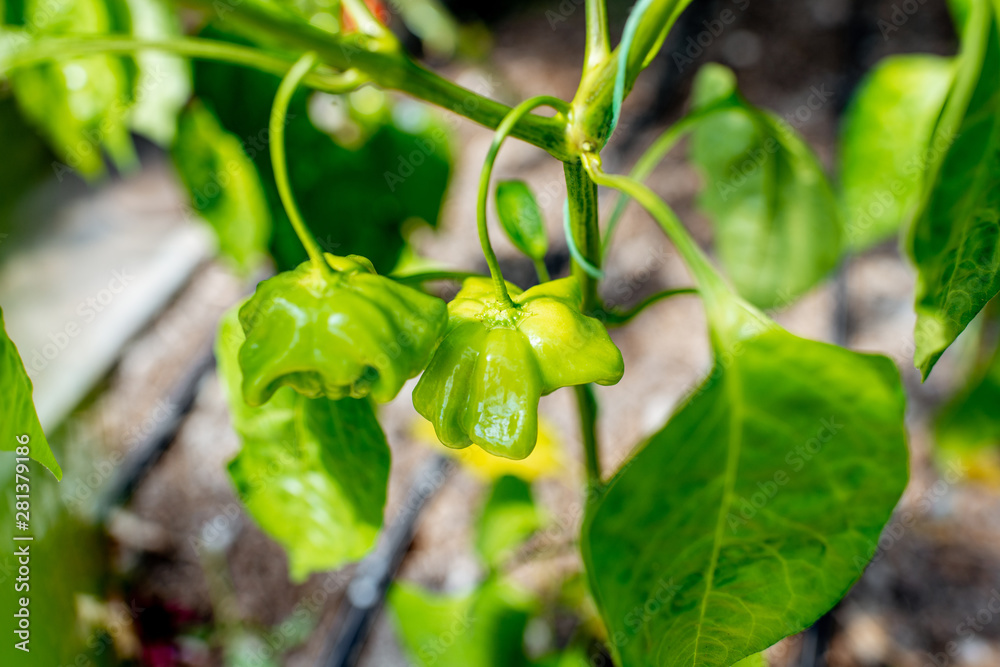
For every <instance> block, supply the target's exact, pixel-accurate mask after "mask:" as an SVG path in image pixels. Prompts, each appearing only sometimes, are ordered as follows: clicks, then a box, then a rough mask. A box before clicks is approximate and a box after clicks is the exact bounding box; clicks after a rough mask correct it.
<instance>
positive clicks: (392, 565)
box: [319, 454, 455, 667]
mask: <svg viewBox="0 0 1000 667" xmlns="http://www.w3.org/2000/svg"><path fill="white" fill-rule="evenodd" d="M454 466H455V463H454V462H453V461H452V460H451V459H448V458H446V457H444V456H442V455H441V454H435V455H434V457H433V458H431V459H430V460H429V461H427V462H426V463H425V464H424V465H423V467H421V469H420V470H419V472H418V473H417V476H416V481H414V483H413V485H412V486H411V487H410V490H409V492H408V493H407V495H406V500H405V501H404V503H403V507H402V508H401V509H400V511H399V514H398V515H397V516H396V519H395V520H394V521H393V522H392V524H391V525H390V526H389V527H388V528H386V530H385V532H384V533H383V534H382V538H381V539H380V541H379V545H378V547H377V548H376V549H375V551H374V552H373V553H372V554H371V555H370V556H368V557H367V558H365V559H364V560H363V561H361V564H360V565H358V569H357V571H356V572H355V574H354V577H353V578H352V579H351V581H350V583H349V584H348V585H347V595H346V596H345V599H344V601H343V603H342V606H341V608H340V612H339V613H338V614H337V620H336V621H335V622H334V625H333V627H334V633H335V634H333V635H331V638H330V643H329V645H328V646H327V651H326V656H325V657H324V659H323V660H322V661H321V662H320V663H319V665H320V667H354V665H356V664H357V663H358V659H359V658H360V657H361V652H362V650H363V649H364V647H365V642H366V641H367V639H368V636H369V634H370V633H371V629H372V626H373V625H374V624H375V620H376V619H377V618H378V615H379V613H380V612H381V610H382V607H383V606H384V604H385V596H386V593H387V592H388V590H389V585H390V584H391V583H392V580H393V579H394V578H395V577H396V572H397V571H398V570H399V566H400V565H401V564H402V562H403V559H404V558H405V557H406V553H407V551H409V549H410V544H411V543H412V542H413V535H414V533H415V531H416V527H417V519H418V518H419V516H420V512H421V510H423V508H424V507H425V506H426V505H427V501H429V500H430V499H431V498H432V497H433V496H434V495H435V494H436V493H437V492H438V490H439V489H440V488H441V487H442V486H443V485H444V483H445V482H446V481H447V480H448V478H449V476H450V473H451V472H452V470H453V469H454Z"/></svg>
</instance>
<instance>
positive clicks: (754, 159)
mask: <svg viewBox="0 0 1000 667" xmlns="http://www.w3.org/2000/svg"><path fill="white" fill-rule="evenodd" d="M694 98H695V109H700V108H704V107H707V106H709V105H712V106H715V105H720V106H724V108H722V109H721V110H719V111H717V112H715V113H712V114H709V115H708V116H706V117H705V118H704V119H702V120H701V121H700V122H699V123H698V124H697V126H696V128H695V130H694V135H693V138H692V143H691V158H692V160H693V161H694V162H695V163H696V164H697V165H698V166H699V167H700V168H701V171H702V173H703V174H704V176H705V179H706V187H705V189H704V191H703V192H702V194H701V197H700V198H699V204H700V206H701V207H702V209H703V210H704V211H705V213H706V214H707V215H708V217H709V218H710V219H711V220H712V223H713V229H714V230H715V247H716V250H717V252H718V254H719V259H720V260H721V262H722V264H723V266H724V268H725V269H726V271H727V273H728V274H729V276H730V278H732V280H733V282H734V284H735V285H736V287H737V289H738V290H739V292H740V293H741V294H742V295H743V296H744V297H746V298H747V299H748V300H750V301H751V302H752V303H754V304H755V305H758V306H761V307H767V308H770V307H779V306H783V305H787V304H788V303H790V302H791V301H793V300H794V299H795V298H796V297H798V296H800V295H801V294H803V293H804V292H805V291H807V290H808V289H810V288H811V287H813V286H814V285H815V284H816V283H817V282H819V281H820V280H822V279H823V277H824V276H826V275H827V274H828V273H829V272H830V270H831V269H833V268H834V266H836V264H837V261H838V260H839V258H840V252H841V244H842V236H843V230H842V221H841V219H840V215H839V206H838V203H837V200H836V198H835V196H834V194H833V191H832V190H831V188H830V185H829V182H828V181H827V178H826V175H825V174H824V173H823V169H822V167H821V166H820V164H819V161H818V160H817V159H816V156H815V155H814V154H813V152H812V151H811V150H810V149H809V147H808V146H807V145H806V144H805V142H804V141H803V140H802V139H801V138H800V137H799V136H798V135H797V134H796V133H795V131H794V130H793V129H792V128H791V127H790V126H789V125H788V124H787V123H785V122H784V121H782V120H780V119H779V118H777V117H776V116H774V115H773V114H771V113H768V112H766V111H763V110H761V109H757V108H756V107H754V106H752V105H750V104H749V103H748V102H746V101H745V100H744V99H743V98H742V97H740V95H739V93H738V92H737V90H736V80H735V76H734V75H733V73H732V72H731V71H730V70H728V69H726V68H725V67H722V66H721V65H706V66H705V67H703V68H702V69H701V70H700V71H699V73H698V78H697V81H696V82H695V92H694Z"/></svg>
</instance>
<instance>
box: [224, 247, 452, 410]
mask: <svg viewBox="0 0 1000 667" xmlns="http://www.w3.org/2000/svg"><path fill="white" fill-rule="evenodd" d="M325 258H326V261H327V262H328V263H329V265H330V267H332V268H333V271H332V272H331V271H323V270H321V269H320V267H318V266H316V265H315V264H314V263H312V262H305V263H303V264H301V265H299V266H298V267H297V268H296V269H294V270H293V271H286V272H284V273H281V274H279V275H277V276H275V277H273V278H270V279H268V280H265V281H264V282H262V283H261V284H259V285H258V286H257V291H256V292H255V293H254V295H253V297H251V298H250V299H249V300H248V301H247V302H246V304H244V305H243V307H242V308H241V309H240V324H241V325H242V327H243V331H244V332H245V333H246V342H245V343H244V344H243V346H242V347H241V348H240V353H239V361H240V367H241V368H242V370H243V397H244V399H245V400H246V402H247V403H249V404H250V405H262V404H263V403H265V402H267V400H268V399H269V398H271V395H272V394H274V392H275V391H277V390H278V388H280V387H281V386H283V385H288V386H291V387H293V388H294V389H295V390H296V391H297V392H299V393H300V394H303V395H305V396H308V397H310V398H317V397H319V396H326V397H328V398H331V399H334V400H337V399H341V398H345V397H347V396H350V397H352V398H362V397H364V396H369V395H370V396H371V397H372V398H373V399H374V400H376V401H378V402H381V403H385V402H387V401H390V400H392V399H393V398H394V397H395V396H396V394H398V393H399V390H400V389H401V388H402V387H403V384H404V383H405V382H406V381H407V380H408V379H410V378H411V377H414V376H416V375H417V374H418V373H420V371H421V370H423V368H424V367H425V366H426V365H427V360H428V359H429V358H430V355H431V352H432V351H433V350H434V347H435V345H437V343H438V341H439V340H440V338H441V335H442V333H443V332H444V330H445V326H446V324H447V307H446V305H445V303H444V301H442V300H441V299H438V298H436V297H433V296H429V295H426V294H424V293H422V292H418V291H417V290H415V289H412V288H410V287H406V286H404V285H400V284H399V283H396V282H394V281H393V280H390V279H389V278H386V277H384V276H379V275H377V274H376V273H375V269H374V268H373V267H372V265H371V262H369V261H368V260H367V259H365V258H364V257H358V256H357V255H351V256H349V257H336V256H334V255H329V254H328V255H325Z"/></svg>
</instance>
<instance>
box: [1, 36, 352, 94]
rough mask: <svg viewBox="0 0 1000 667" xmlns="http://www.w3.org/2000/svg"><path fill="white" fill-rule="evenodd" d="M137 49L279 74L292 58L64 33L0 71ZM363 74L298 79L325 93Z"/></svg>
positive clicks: (217, 46)
mask: <svg viewBox="0 0 1000 667" xmlns="http://www.w3.org/2000/svg"><path fill="white" fill-rule="evenodd" d="M137 51H163V52H166V53H176V54H177V55H181V56H187V57H188V58H199V59H202V60H214V61H218V62H225V63H230V64H232V65H241V66H243V67H252V68H254V69H257V70H261V71H263V72H269V73H271V74H280V75H283V74H285V73H286V72H287V71H288V68H289V67H291V66H292V64H293V61H292V60H290V59H288V58H284V57H281V56H277V55H273V54H271V53H268V52H266V51H261V50H260V49H255V48H253V47H248V46H240V45H238V44H229V43H227V42H219V41H216V40H212V39H201V38H197V37H185V38H177V39H170V40H145V39H135V38H132V37H114V36H101V37H96V38H92V37H68V38H45V39H42V40H39V41H37V42H34V43H32V44H31V46H28V47H26V48H25V49H23V50H21V51H19V52H17V53H15V54H14V55H13V56H11V57H10V58H8V59H6V60H4V61H3V62H2V64H0V72H8V71H11V70H14V69H18V68H22V67H30V66H33V65H37V64H39V63H42V62H45V61H47V60H62V59H66V58H73V57H76V56H85V55H90V54H96V53H101V54H130V53H135V52H137ZM366 81H367V78H366V77H365V76H363V75H362V74H361V73H360V72H358V71H357V70H347V71H346V72H342V73H340V72H329V73H320V72H311V73H310V74H309V75H308V76H306V77H305V79H303V81H302V83H303V84H304V85H306V86H309V87H310V88H313V89H315V90H321V91H323V92H327V93H344V92H348V91H351V90H354V89H355V88H357V87H358V86H360V85H361V84H363V83H365V82H366Z"/></svg>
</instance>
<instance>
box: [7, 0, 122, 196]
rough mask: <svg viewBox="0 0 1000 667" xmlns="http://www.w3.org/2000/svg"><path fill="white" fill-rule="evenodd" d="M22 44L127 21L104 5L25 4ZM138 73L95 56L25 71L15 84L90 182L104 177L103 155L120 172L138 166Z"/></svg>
mask: <svg viewBox="0 0 1000 667" xmlns="http://www.w3.org/2000/svg"><path fill="white" fill-rule="evenodd" d="M23 17H24V18H23V23H24V25H26V26H29V27H32V28H34V29H32V30H30V31H25V32H23V33H21V34H20V35H19V36H18V38H19V39H32V38H41V37H47V36H64V35H88V34H90V35H97V34H107V33H109V32H113V31H114V30H116V29H121V28H123V27H125V28H127V25H123V21H124V22H125V23H127V12H126V13H125V14H124V15H122V14H121V13H120V12H118V11H117V9H116V8H113V7H112V5H111V4H109V3H105V2H102V0H67V1H66V2H59V3H55V4H53V3H50V2H48V1H47V0H27V1H26V2H25V3H24V14H23ZM133 75H134V68H133V67H131V66H130V64H128V63H127V62H126V61H125V60H123V59H122V58H118V57H113V56H104V55H94V56H86V57H81V58H73V59H69V60H60V61H58V62H54V63H47V64H42V65H37V66H35V67H31V68H26V69H20V70H17V71H15V72H14V73H12V75H11V83H12V86H13V90H14V94H15V96H16V97H17V101H18V104H19V105H20V107H21V109H22V111H23V112H24V114H25V116H26V117H27V118H28V119H29V120H30V121H31V122H32V123H33V124H34V125H36V126H37V127H38V128H39V130H40V132H41V133H42V135H43V136H45V138H46V139H47V140H48V142H49V143H50V145H51V146H52V149H53V150H54V151H55V152H56V154H57V155H58V156H59V159H60V160H61V161H62V162H64V163H65V164H66V165H68V166H69V168H71V169H73V170H76V171H78V172H80V173H81V174H82V175H84V176H86V177H88V178H93V177H96V176H99V175H101V174H102V173H103V171H104V165H103V161H102V157H101V155H102V149H103V150H104V151H107V153H108V154H109V155H110V157H111V158H112V160H113V161H114V162H115V163H116V164H117V165H118V167H119V168H120V169H122V170H128V169H130V168H132V167H133V166H134V165H135V163H136V157H135V149H134V147H133V145H132V139H131V137H130V136H129V134H128V119H129V105H130V104H131V102H132V97H133V85H134V81H133Z"/></svg>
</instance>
